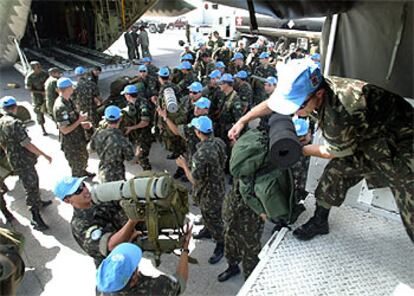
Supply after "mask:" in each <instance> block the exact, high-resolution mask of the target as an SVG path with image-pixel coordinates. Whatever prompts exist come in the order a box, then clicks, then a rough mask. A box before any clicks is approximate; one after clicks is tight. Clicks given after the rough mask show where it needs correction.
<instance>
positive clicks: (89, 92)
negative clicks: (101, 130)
mask: <svg viewBox="0 0 414 296" xmlns="http://www.w3.org/2000/svg"><path fill="white" fill-rule="evenodd" d="M96 97H99V89H98V86H97V85H96V84H95V83H94V82H92V81H90V80H88V78H87V77H81V78H80V79H79V82H78V86H77V87H76V89H75V90H74V92H73V95H72V99H73V101H74V102H75V104H76V106H77V107H78V110H79V111H81V112H87V113H88V117H89V120H90V121H91V122H92V124H93V126H94V127H97V126H98V123H99V121H100V118H99V116H98V111H97V110H96V109H97V106H96V104H95V101H94V98H96Z"/></svg>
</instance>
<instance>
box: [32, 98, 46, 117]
mask: <svg viewBox="0 0 414 296" xmlns="http://www.w3.org/2000/svg"><path fill="white" fill-rule="evenodd" d="M32 100H33V111H34V113H35V114H36V120H37V123H38V124H44V123H45V116H44V113H45V112H46V102H45V99H43V98H37V97H33V98H32Z"/></svg>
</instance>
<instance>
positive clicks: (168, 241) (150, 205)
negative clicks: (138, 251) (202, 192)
mask: <svg viewBox="0 0 414 296" xmlns="http://www.w3.org/2000/svg"><path fill="white" fill-rule="evenodd" d="M160 177H164V178H165V182H166V185H165V188H166V189H165V190H166V192H167V196H166V197H165V198H157V199H153V198H151V197H150V191H151V190H154V188H155V187H156V186H157V184H156V182H157V179H158V178H160ZM138 178H152V179H151V180H150V181H149V182H148V183H147V187H146V189H145V192H146V193H145V195H146V196H145V202H144V200H142V199H139V198H138V196H137V195H136V192H135V190H132V188H133V187H132V186H131V193H132V198H131V199H122V200H121V201H120V202H121V205H122V207H123V208H124V210H125V207H126V206H127V207H128V208H129V210H130V211H133V212H135V215H136V218H137V219H142V220H145V224H146V228H147V229H146V231H144V236H143V237H142V238H138V240H137V241H136V242H135V243H136V244H137V245H139V246H140V247H141V248H142V250H144V251H151V252H153V253H154V254H155V262H156V265H157V266H158V265H159V264H160V256H161V254H163V253H171V252H172V251H174V250H175V249H177V248H181V246H182V244H183V242H184V241H183V236H182V234H183V227H184V223H185V218H186V215H187V213H188V210H189V209H188V190H187V188H186V187H184V186H183V185H182V184H180V183H179V182H177V181H175V180H174V179H173V178H172V177H171V176H170V174H168V173H167V172H153V171H144V172H141V173H139V174H138V175H136V176H135V178H134V179H138ZM134 179H132V180H134ZM132 180H129V181H125V184H124V186H129V185H131V184H130V183H129V182H131V181H132ZM128 216H130V215H128ZM172 232H173V234H174V235H178V238H173V237H171V236H170V235H171V234H172ZM161 235H163V236H161ZM160 236H161V237H160Z"/></svg>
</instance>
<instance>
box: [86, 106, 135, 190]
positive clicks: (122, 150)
mask: <svg viewBox="0 0 414 296" xmlns="http://www.w3.org/2000/svg"><path fill="white" fill-rule="evenodd" d="M104 118H105V120H106V122H107V124H108V126H107V128H105V129H102V130H99V131H97V132H96V133H95V134H94V135H93V137H92V140H91V148H92V149H93V150H95V151H96V152H97V153H98V156H99V160H100V161H99V177H100V181H101V183H105V182H111V181H119V180H125V165H124V161H129V160H132V159H133V158H134V147H133V146H132V143H131V142H130V141H129V140H128V139H127V138H125V136H124V135H123V134H122V131H121V130H120V129H119V124H120V123H121V109H119V108H118V107H116V106H108V107H106V109H105V116H104Z"/></svg>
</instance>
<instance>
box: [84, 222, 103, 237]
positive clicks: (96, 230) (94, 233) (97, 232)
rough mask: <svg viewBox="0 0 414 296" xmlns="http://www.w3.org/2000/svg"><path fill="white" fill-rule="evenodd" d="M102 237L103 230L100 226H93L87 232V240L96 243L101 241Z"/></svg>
mask: <svg viewBox="0 0 414 296" xmlns="http://www.w3.org/2000/svg"><path fill="white" fill-rule="evenodd" d="M101 237H102V229H101V228H100V227H99V226H98V225H93V226H91V227H89V228H88V229H87V230H86V233H85V238H86V239H89V238H90V239H92V240H94V241H96V240H99V239H100V238H101Z"/></svg>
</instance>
